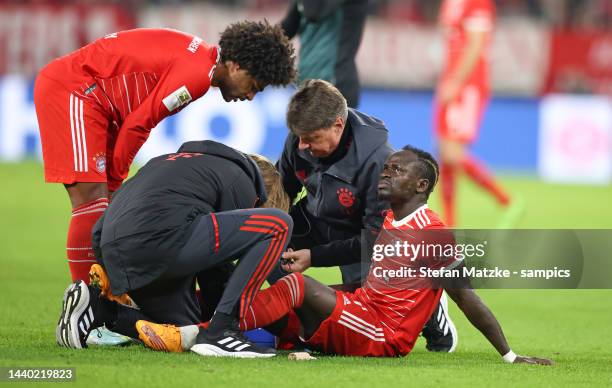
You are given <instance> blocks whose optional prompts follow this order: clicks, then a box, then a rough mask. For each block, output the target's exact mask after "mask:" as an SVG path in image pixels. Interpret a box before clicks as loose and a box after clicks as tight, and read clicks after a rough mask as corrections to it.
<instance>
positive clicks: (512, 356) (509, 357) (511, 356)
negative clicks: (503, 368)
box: [502, 350, 516, 364]
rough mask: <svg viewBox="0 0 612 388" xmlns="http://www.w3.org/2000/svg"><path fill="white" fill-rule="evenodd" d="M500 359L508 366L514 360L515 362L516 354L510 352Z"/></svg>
mask: <svg viewBox="0 0 612 388" xmlns="http://www.w3.org/2000/svg"><path fill="white" fill-rule="evenodd" d="M502 358H503V359H504V362H507V363H508V364H512V363H513V362H514V360H516V353H514V352H513V351H512V350H510V351H509V352H508V353H506V354H504V355H503V356H502Z"/></svg>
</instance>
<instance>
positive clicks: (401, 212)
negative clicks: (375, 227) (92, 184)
mask: <svg viewBox="0 0 612 388" xmlns="http://www.w3.org/2000/svg"><path fill="white" fill-rule="evenodd" d="M437 179H438V165H437V163H436V161H435V160H434V158H433V157H432V156H431V155H430V154H429V153H427V152H424V151H422V150H419V149H417V148H413V147H410V146H407V147H404V149H403V150H401V151H399V152H396V153H394V154H392V155H391V156H390V157H389V159H388V160H387V161H386V163H385V164H384V168H383V170H382V173H381V175H380V183H379V184H378V191H379V194H380V197H381V198H383V199H384V200H386V201H388V202H389V204H390V206H391V209H390V210H389V211H388V212H387V214H386V216H385V220H384V224H383V228H382V231H381V233H380V234H379V236H378V239H377V240H376V244H377V245H380V246H381V247H384V249H383V250H382V251H385V252H386V251H387V249H386V248H388V247H391V246H393V243H395V242H396V241H397V242H404V241H409V242H412V243H414V242H416V243H421V244H425V243H426V242H427V243H431V244H441V243H445V242H449V243H452V242H453V241H454V239H453V236H452V233H450V232H448V231H445V230H444V224H443V222H442V221H441V220H440V218H439V217H438V215H437V214H436V213H434V212H433V211H432V210H431V209H429V208H428V206H427V200H428V198H429V195H430V194H431V192H432V191H433V189H434V186H435V184H436V182H437ZM421 238H422V239H425V241H421ZM462 265H463V264H462V261H461V260H457V259H456V258H455V257H454V256H452V255H449V256H448V257H445V256H443V257H435V256H428V255H427V254H421V255H418V256H417V257H407V256H404V255H402V254H398V253H391V254H388V253H385V254H383V257H382V258H381V257H378V258H373V263H372V266H371V267H370V272H369V274H368V277H367V280H366V282H365V283H364V285H363V286H362V287H360V288H358V289H357V290H355V292H344V291H338V290H334V289H332V288H330V287H328V286H325V285H323V284H321V283H319V282H318V281H316V280H314V279H311V278H309V277H306V276H303V275H302V274H301V273H300V271H298V272H295V273H292V274H290V275H288V276H286V277H284V278H282V279H281V280H280V281H278V282H277V283H276V284H275V285H273V286H272V287H270V288H268V289H266V290H263V291H261V292H259V294H258V295H257V296H256V297H255V299H254V302H253V304H252V305H251V307H250V312H251V314H247V315H246V316H245V317H244V319H243V320H242V321H241V323H240V324H241V329H243V330H251V329H254V328H257V327H266V326H268V325H271V324H273V323H276V324H275V325H274V326H275V329H276V330H277V332H278V333H279V335H280V336H281V337H283V338H286V339H290V340H292V341H295V342H297V343H304V344H305V346H307V347H308V348H311V349H315V350H319V351H322V352H324V353H328V354H329V353H331V354H338V355H348V356H373V357H395V356H404V355H406V354H408V353H410V351H411V350H412V348H413V347H414V344H415V342H416V340H417V338H418V336H419V333H420V331H421V329H422V328H423V325H424V324H425V322H426V321H427V320H428V319H429V316H430V315H431V313H432V311H434V310H435V308H436V306H437V305H438V303H439V301H440V299H441V298H443V297H444V296H443V295H444V294H443V292H442V289H441V288H440V287H439V285H440V284H439V283H437V282H436V281H433V280H432V279H431V278H426V277H409V276H406V277H402V276H398V277H395V278H389V277H386V276H385V275H384V273H385V272H384V271H387V272H386V273H390V272H391V271H393V272H395V273H396V272H399V271H398V270H399V269H400V268H413V269H415V270H417V269H418V268H422V267H427V268H429V269H432V270H434V269H436V270H442V269H449V270H450V269H453V268H460V267H461V266H462ZM284 267H285V269H286V270H287V271H289V272H291V271H293V270H294V268H292V267H293V264H291V263H287V264H285V265H284ZM459 281H464V280H461V279H459ZM442 285H444V284H442ZM454 285H459V284H458V283H456V282H455V283H454ZM468 285H469V284H468ZM445 288H446V290H447V292H448V294H449V295H450V296H451V297H452V298H453V300H454V301H455V302H456V303H457V305H458V306H459V308H460V309H461V310H462V311H463V312H464V314H465V315H466V317H467V318H468V319H469V321H470V322H471V323H472V324H473V325H474V326H475V327H476V328H477V329H478V330H480V331H481V332H482V333H483V335H485V337H486V338H487V339H488V340H489V342H490V343H491V344H492V345H493V346H494V347H495V349H496V350H497V351H498V352H499V354H500V355H502V357H503V359H504V361H506V362H509V363H529V364H542V365H549V364H550V363H551V362H550V361H549V360H546V359H539V358H532V357H525V356H517V355H516V354H514V352H513V351H512V350H511V349H510V346H509V345H508V343H507V341H506V339H505V337H504V334H503V332H502V329H501V327H500V325H499V323H498V321H497V319H496V318H495V316H494V315H493V313H492V312H491V311H490V310H489V308H488V307H487V306H486V305H485V304H484V303H483V302H482V300H480V298H478V296H477V295H476V293H475V292H474V291H473V290H472V289H471V288H469V287H467V286H465V287H460V288H456V289H452V288H447V287H445ZM138 325H139V327H140V334H141V335H140V338H141V339H143V341H144V343H145V344H146V345H147V346H149V347H151V348H153V349H156V350H166V351H176V352H178V351H182V350H187V349H189V347H188V346H189V343H187V346H185V344H184V341H188V338H189V337H190V335H189V334H188V333H189V331H190V330H191V331H193V330H194V329H193V328H189V327H180V328H177V327H173V326H168V325H159V324H153V323H150V322H139V323H138ZM145 327H146V329H144V328H145ZM281 327H282V329H280V330H279V328H281ZM271 330H273V329H271ZM191 337H193V335H191ZM191 350H192V351H197V348H195V349H194V348H191Z"/></svg>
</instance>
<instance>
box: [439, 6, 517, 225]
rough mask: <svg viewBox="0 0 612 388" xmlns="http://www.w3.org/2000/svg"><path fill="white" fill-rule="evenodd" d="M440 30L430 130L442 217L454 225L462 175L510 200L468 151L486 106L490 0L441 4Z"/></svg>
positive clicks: (498, 197)
mask: <svg viewBox="0 0 612 388" xmlns="http://www.w3.org/2000/svg"><path fill="white" fill-rule="evenodd" d="M439 23H440V25H441V26H442V28H443V29H444V33H445V37H446V53H447V58H446V65H445V67H444V70H443V74H442V76H441V78H440V82H439V85H438V89H437V92H436V101H435V105H436V107H435V119H434V121H435V127H436V136H437V139H438V151H439V154H440V188H441V190H442V202H443V206H444V217H445V221H446V224H447V225H448V226H451V227H452V226H454V225H455V203H454V201H455V181H456V177H457V174H458V172H460V171H463V172H465V173H466V174H467V175H468V176H469V177H470V178H471V179H472V180H473V181H474V182H476V183H477V184H478V185H480V186H481V187H483V188H484V189H485V190H487V191H488V192H489V193H490V194H491V195H493V196H494V197H495V199H496V200H497V202H499V203H500V204H501V205H503V206H507V205H508V204H509V203H510V197H509V196H508V194H507V193H506V192H505V191H504V190H503V189H502V188H501V187H500V186H499V184H498V183H497V182H496V181H495V179H494V177H493V176H492V175H491V173H490V172H489V171H488V170H487V169H486V168H485V167H484V165H483V164H482V162H481V161H479V160H478V159H477V158H475V157H474V156H473V155H472V154H470V152H469V150H468V147H469V146H470V145H471V144H472V143H474V141H475V140H476V138H477V136H478V128H479V126H480V122H481V119H482V116H483V113H484V110H485V108H486V106H487V103H488V100H489V95H490V88H489V46H490V41H491V35H492V33H493V27H494V24H495V5H494V4H493V0H445V1H444V2H443V3H442V6H441V9H440V20H439Z"/></svg>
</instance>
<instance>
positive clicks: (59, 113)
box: [34, 21, 295, 282]
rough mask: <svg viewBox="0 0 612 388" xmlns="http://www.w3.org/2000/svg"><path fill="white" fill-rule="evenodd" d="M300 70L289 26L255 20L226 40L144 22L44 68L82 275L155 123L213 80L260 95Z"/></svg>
mask: <svg viewBox="0 0 612 388" xmlns="http://www.w3.org/2000/svg"><path fill="white" fill-rule="evenodd" d="M294 77H295V70H294V49H293V46H292V45H291V43H290V42H289V41H288V40H287V38H286V37H285V35H284V34H283V32H282V30H281V29H280V27H278V26H271V25H269V24H268V23H267V22H249V21H244V22H239V23H235V24H232V25H230V26H228V27H227V28H226V29H225V31H224V32H223V33H222V34H221V39H220V41H219V47H216V46H214V45H209V44H207V43H205V42H204V41H203V40H202V39H200V38H198V37H197V36H193V35H189V34H186V33H183V32H180V31H176V30H170V29H136V30H129V31H122V32H118V33H113V34H109V35H107V36H105V37H104V38H101V39H99V40H96V41H95V42H93V43H91V44H89V45H87V46H85V47H83V48H81V49H79V50H77V51H75V52H73V53H71V54H69V55H67V56H64V57H61V58H59V59H56V60H54V61H53V62H51V63H50V64H48V65H47V66H46V67H45V68H43V69H42V70H41V71H40V73H39V75H38V78H37V80H36V84H35V87H34V103H35V105H36V113H37V116H38V122H39V126H40V135H41V143H42V149H43V159H44V164H45V180H46V181H47V182H58V183H63V184H64V186H65V187H66V190H67V191H68V196H69V197H70V201H71V204H72V218H71V220H70V226H69V230H68V239H67V247H66V249H67V254H68V264H69V266H70V272H71V274H72V280H73V281H76V280H79V279H81V280H85V281H86V282H87V281H88V276H87V275H88V272H89V268H90V267H91V265H92V264H93V263H95V258H94V254H93V251H92V249H91V233H92V227H93V225H94V224H95V222H96V221H97V220H98V218H99V217H100V216H101V215H102V213H103V212H104V210H105V209H106V208H107V207H108V201H109V197H110V196H112V193H113V192H114V191H115V190H117V188H118V187H119V186H120V185H121V183H122V182H123V180H124V179H125V178H126V176H127V174H128V172H129V168H130V165H131V163H132V161H133V160H134V157H135V156H136V153H137V152H138V150H139V149H140V147H141V146H142V144H143V143H144V142H145V141H146V140H147V138H148V136H149V132H150V131H151V129H152V128H153V127H155V126H156V125H157V124H158V123H159V122H160V121H161V120H162V119H164V118H165V117H167V116H170V115H173V114H175V113H177V112H178V111H180V110H181V109H183V108H184V107H185V106H187V105H188V104H189V103H190V102H192V101H194V100H196V99H198V98H200V97H201V96H202V95H204V94H205V93H206V92H207V91H208V89H209V88H210V87H211V86H214V87H218V88H219V89H220V91H221V94H222V95H223V98H224V99H225V101H228V102H229V101H236V100H245V99H248V100H251V99H253V97H254V96H255V94H257V93H258V92H260V91H262V90H263V89H264V88H265V87H266V86H268V85H287V84H288V83H290V82H291V81H292V80H293V79H294Z"/></svg>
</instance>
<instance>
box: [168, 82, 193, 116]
mask: <svg viewBox="0 0 612 388" xmlns="http://www.w3.org/2000/svg"><path fill="white" fill-rule="evenodd" d="M191 100H192V98H191V94H189V90H187V87H186V86H185V85H183V86H181V87H180V88H178V89H176V90H175V91H173V92H172V93H170V94H168V95H167V96H166V97H164V99H163V100H162V102H163V103H164V105H165V106H166V109H168V111H169V112H172V111H173V110H175V109H178V108H180V107H181V106H183V105H187V104H189V103H190V102H191Z"/></svg>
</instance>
